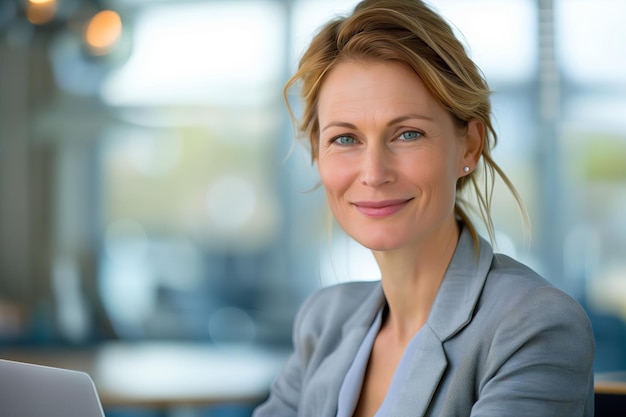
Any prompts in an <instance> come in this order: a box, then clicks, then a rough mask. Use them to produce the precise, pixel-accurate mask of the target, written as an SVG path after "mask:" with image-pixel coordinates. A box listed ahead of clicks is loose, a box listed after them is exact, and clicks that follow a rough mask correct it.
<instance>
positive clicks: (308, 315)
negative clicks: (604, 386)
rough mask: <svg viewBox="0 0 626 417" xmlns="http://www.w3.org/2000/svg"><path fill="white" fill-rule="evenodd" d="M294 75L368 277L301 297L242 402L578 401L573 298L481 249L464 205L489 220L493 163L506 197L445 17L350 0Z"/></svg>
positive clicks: (554, 408) (453, 404)
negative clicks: (369, 266)
mask: <svg viewBox="0 0 626 417" xmlns="http://www.w3.org/2000/svg"><path fill="white" fill-rule="evenodd" d="M298 81H299V82H301V88H302V91H301V96H302V98H303V102H304V112H303V116H302V119H301V122H300V125H299V127H300V130H301V131H302V132H303V133H304V135H305V136H306V137H307V138H308V139H309V141H310V145H311V152H312V158H313V161H314V163H315V164H316V165H317V167H318V170H319V173H320V177H321V181H322V184H323V186H324V188H325V191H326V195H327V198H328V203H329V205H330V208H331V210H332V212H333V215H334V216H335V218H336V220H337V222H338V223H339V224H340V225H341V227H342V228H343V229H344V230H345V231H346V233H348V234H349V235H350V236H351V237H352V238H354V239H355V240H356V241H358V242H359V243H361V244H362V245H364V246H366V247H368V248H369V249H371V250H372V252H373V254H374V257H375V259H376V261H377V263H378V265H379V267H380V271H381V274H382V275H381V280H380V281H379V282H360V283H359V282H352V283H346V284H341V285H337V286H333V287H329V288H325V289H322V290H321V291H319V292H317V293H316V294H315V295H313V296H312V297H311V298H310V299H309V300H307V302H306V303H305V305H304V306H303V307H302V308H301V310H300V312H299V314H298V316H297V318H296V323H295V328H294V337H293V338H294V347H295V352H294V353H293V355H292V356H291V357H290V358H289V359H288V361H287V363H286V365H285V367H284V369H283V370H282V372H281V373H280V375H279V376H278V378H277V379H276V381H275V383H274V384H273V386H272V389H271V393H270V397H269V398H268V400H267V401H266V402H265V403H264V404H262V405H261V406H260V407H259V408H258V409H257V410H256V411H255V414H254V415H255V416H256V417H262V416H272V417H277V416H295V415H298V416H316V417H320V416H321V417H330V416H374V415H376V416H438V417H446V416H458V417H461V416H463V417H467V416H494V417H496V416H497V417H502V416H568V417H573V416H591V415H593V372H592V362H593V354H594V342H593V336H592V331H591V327H590V324H589V320H588V319H587V317H586V315H585V313H584V312H583V310H582V309H581V308H580V306H579V305H578V304H577V303H576V302H575V301H574V300H573V299H571V298H570V297H569V296H567V295H565V294H564V293H562V292H561V291H559V290H557V289H556V288H554V287H553V286H551V285H550V284H549V283H548V282H547V281H545V280H544V279H543V278H541V277H539V276H538V275H537V274H536V273H535V272H533V271H532V270H530V269H529V268H527V267H526V266H524V265H522V264H520V263H518V262H516V261H514V260H512V259H511V258H509V257H506V256H504V255H496V254H493V252H492V248H491V246H490V245H489V243H487V242H486V241H485V240H483V239H482V238H481V237H479V236H478V235H477V233H476V229H475V228H474V226H473V225H472V223H471V221H470V219H469V218H468V216H467V215H466V211H465V210H464V209H463V206H464V205H463V203H462V201H461V198H460V194H461V193H462V192H469V191H471V192H473V193H474V194H475V196H476V197H477V198H475V200H476V201H477V202H478V204H479V207H478V212H479V213H481V214H482V217H483V221H484V222H485V225H486V227H487V230H488V231H489V233H490V234H491V235H493V225H492V222H491V219H490V218H489V209H490V201H491V199H490V196H491V192H492V187H493V185H492V184H493V178H494V176H495V175H496V174H498V175H500V176H501V177H502V178H503V179H504V181H505V182H506V184H507V185H509V188H510V189H511V191H512V192H513V194H514V195H515V198H516V199H518V201H519V198H518V196H517V193H516V192H515V190H514V188H513V187H512V185H511V184H510V182H509V181H508V180H507V179H506V176H504V174H503V173H502V171H501V170H500V169H499V167H498V166H497V165H496V164H495V162H494V161H493V160H492V158H491V150H492V148H493V147H494V146H495V143H496V134H495V132H494V130H493V126H492V124H491V120H490V111H491V110H490V102H489V90H488V87H487V85H486V83H485V81H484V79H483V78H482V76H481V75H480V72H479V70H478V69H477V67H476V66H475V64H474V63H473V62H472V61H471V60H470V59H469V58H468V57H467V55H466V53H465V51H464V49H463V47H462V45H461V44H460V43H459V41H458V40H457V39H456V38H455V36H454V34H453V32H452V31H451V29H450V27H449V26H448V25H447V24H446V23H445V22H444V20H443V19H442V18H441V17H440V16H438V15H437V14H436V13H434V12H433V11H432V10H431V9H429V8H428V7H427V6H426V5H424V4H423V3H422V2H420V1H418V0H379V1H376V0H365V1H363V2H362V3H360V4H359V5H358V6H357V7H356V8H355V10H354V13H353V14H352V15H351V16H349V17H347V18H343V19H338V20H334V21H331V22H329V23H328V24H327V25H326V26H324V27H323V28H322V30H321V31H320V32H319V34H318V35H317V36H316V37H315V38H314V39H313V41H312V43H311V45H310V47H309V48H308V50H307V51H306V52H305V54H304V55H303V57H302V59H301V61H300V66H299V69H298V72H297V73H296V74H295V75H294V77H293V78H292V79H291V80H290V82H289V83H288V84H287V86H286V87H285V92H286V91H287V89H289V88H290V87H291V86H292V85H293V84H295V83H296V82H298ZM477 170H479V171H483V172H482V174H483V175H485V176H486V178H487V179H488V180H489V181H488V182H487V185H486V186H485V182H484V181H478V180H477V178H476V175H477V174H476V172H477ZM481 184H482V187H483V188H481Z"/></svg>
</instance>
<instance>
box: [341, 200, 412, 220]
mask: <svg viewBox="0 0 626 417" xmlns="http://www.w3.org/2000/svg"><path fill="white" fill-rule="evenodd" d="M411 200H412V199H411V198H409V199H408V200H406V199H403V200H384V201H357V202H355V203H352V205H353V206H354V207H355V208H356V209H357V210H358V211H359V212H360V213H362V214H364V215H366V216H367V217H372V218H383V217H388V216H391V215H393V214H395V213H397V212H398V211H400V210H402V208H403V207H404V206H406V205H407V204H408V203H409V201H411Z"/></svg>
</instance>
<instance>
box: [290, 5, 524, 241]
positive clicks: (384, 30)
mask: <svg viewBox="0 0 626 417" xmlns="http://www.w3.org/2000/svg"><path fill="white" fill-rule="evenodd" d="M346 60H365V61H375V62H379V61H385V62H397V63H400V64H403V65H405V66H407V67H408V68H410V69H412V70H413V71H414V72H415V73H416V74H417V75H418V76H419V77H420V79H421V80H422V82H423V83H424V85H425V86H426V88H427V89H428V90H429V92H430V93H431V94H432V96H433V97H434V98H435V99H436V100H437V101H438V102H439V103H440V104H441V105H442V106H443V107H444V108H445V109H446V110H447V111H448V112H449V113H450V115H451V117H452V120H453V121H454V123H455V124H456V125H457V126H458V127H459V128H466V127H467V125H468V123H469V121H470V120H473V119H478V120H479V121H481V122H482V123H483V124H484V126H485V137H484V146H483V149H482V155H481V156H482V158H480V161H479V166H481V168H482V169H478V170H474V171H473V172H472V173H471V174H469V175H466V176H462V177H461V178H459V180H458V181H457V186H456V188H457V198H456V202H455V213H456V215H457V216H458V217H459V218H461V219H462V220H463V221H464V222H465V224H466V225H467V226H468V227H469V229H470V231H471V233H472V236H473V238H474V241H475V242H477V241H478V235H477V232H476V229H475V227H474V225H473V224H472V222H471V220H470V218H469V216H468V213H467V211H466V210H467V209H470V210H472V209H473V211H476V212H477V214H478V215H479V216H480V218H481V219H482V221H483V223H484V225H485V227H486V229H487V232H488V233H489V237H490V238H491V241H492V242H493V241H494V240H495V236H494V235H495V233H494V226H493V221H492V219H491V203H492V196H493V189H494V185H495V184H494V182H495V179H496V175H498V176H499V177H500V178H501V179H502V180H503V181H504V183H505V184H506V186H507V187H508V188H509V190H510V191H511V193H512V194H513V196H514V198H515V200H516V202H517V204H518V206H519V208H520V211H521V212H522V214H523V216H524V219H525V220H527V214H526V211H525V209H524V206H523V204H522V201H521V198H520V196H519V194H518V192H517V190H516V189H515V187H514V186H513V184H512V183H511V181H510V180H509V179H508V177H507V176H506V175H505V174H504V172H503V171H502V169H501V168H500V167H499V166H498V165H497V164H496V162H495V161H494V160H493V158H492V156H491V151H492V149H493V148H494V147H495V146H496V144H497V135H496V132H495V130H494V127H493V124H492V121H491V102H490V95H491V91H490V90H489V87H488V86H487V82H486V81H485V79H484V77H483V75H482V73H481V71H480V69H479V68H478V67H477V66H476V64H475V63H474V62H473V61H472V60H471V59H470V58H469V56H468V55H467V53H466V51H465V48H464V47H463V45H462V44H461V42H460V41H459V40H458V39H457V38H456V36H455V35H454V32H453V31H452V29H451V28H450V26H449V25H448V23H447V22H446V21H445V20H444V19H443V18H442V17H441V16H439V15H438V14H437V13H436V12H434V11H433V10H432V9H430V8H429V7H428V6H427V5H426V4H425V3H423V2H422V1H419V0H364V1H362V2H360V3H359V4H358V5H357V6H356V7H355V9H354V12H353V13H352V14H351V15H350V16H347V17H342V18H337V19H335V20H332V21H330V22H328V23H327V24H326V25H324V26H323V27H322V28H321V29H320V31H319V32H318V33H317V35H316V36H315V37H314V38H313V40H312V42H311V44H310V45H309V47H308V49H307V50H306V51H305V53H304V55H303V56H302V58H301V59H300V63H299V66H298V70H297V71H296V73H295V74H294V75H293V76H292V77H291V78H290V79H289V80H288V81H287V83H286V85H285V88H284V90H283V95H284V98H285V100H286V102H287V107H288V110H289V113H290V115H291V117H292V120H294V121H295V117H294V115H293V112H292V109H291V107H290V105H289V100H288V91H289V89H290V88H291V87H292V86H293V85H294V84H296V83H298V82H299V86H300V88H301V90H300V97H301V99H302V104H303V110H302V116H301V118H300V120H299V122H296V126H297V128H298V130H299V133H300V134H301V135H302V136H303V137H305V138H308V140H309V144H310V151H311V158H312V161H313V162H315V160H316V157H317V152H318V137H319V121H318V115H317V101H318V98H319V93H320V89H321V87H322V84H323V83H324V80H325V78H326V75H327V74H328V73H329V72H330V71H331V70H332V69H333V68H334V67H335V66H337V64H338V63H340V62H344V61H346ZM478 171H483V174H484V177H483V178H482V180H481V179H479V172H478ZM470 186H471V188H472V189H473V191H474V194H475V198H476V204H477V206H478V207H477V208H476V207H474V208H473V207H471V205H470V204H469V203H468V202H467V201H465V200H464V199H463V198H462V197H461V196H460V194H462V192H463V191H466V189H467V188H468V187H470Z"/></svg>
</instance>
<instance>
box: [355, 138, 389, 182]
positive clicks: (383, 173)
mask: <svg viewBox="0 0 626 417" xmlns="http://www.w3.org/2000/svg"><path fill="white" fill-rule="evenodd" d="M394 179H395V175H394V170H393V160H392V156H391V155H389V152H388V150H387V149H385V147H384V146H367V147H366V148H365V149H364V151H363V160H362V166H361V175H360V180H361V183H362V184H363V185H367V186H370V187H379V186H381V185H384V184H387V183H392V182H393V181H394Z"/></svg>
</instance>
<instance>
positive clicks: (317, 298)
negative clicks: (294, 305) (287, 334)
mask: <svg viewBox="0 0 626 417" xmlns="http://www.w3.org/2000/svg"><path fill="white" fill-rule="evenodd" d="M379 291H381V292H380V294H381V296H382V290H381V286H380V282H379V281H362V282H361V281H359V282H347V283H342V284H337V285H332V286H329V287H324V288H321V289H319V290H317V291H316V292H314V293H313V294H312V295H311V296H309V297H308V298H307V299H306V300H305V302H304V303H303V304H302V307H301V308H300V310H299V312H298V316H297V318H296V325H297V326H299V327H302V326H303V325H304V324H308V325H314V324H315V323H318V324H321V323H324V322H327V321H331V320H332V321H334V322H336V323H342V320H345V319H346V318H347V317H349V316H351V315H353V314H354V312H355V311H356V310H358V308H359V307H362V306H363V305H364V303H365V304H367V303H366V301H367V300H369V301H370V303H373V304H374V305H375V304H376V302H377V301H378V297H377V293H378V292H379ZM305 327H309V326H305Z"/></svg>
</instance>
